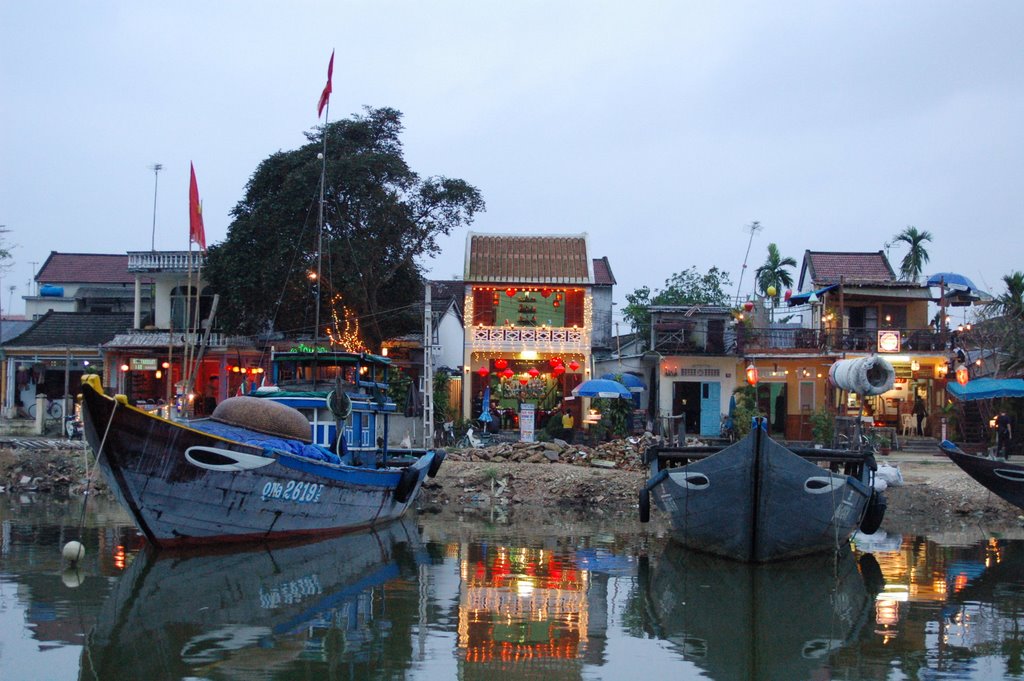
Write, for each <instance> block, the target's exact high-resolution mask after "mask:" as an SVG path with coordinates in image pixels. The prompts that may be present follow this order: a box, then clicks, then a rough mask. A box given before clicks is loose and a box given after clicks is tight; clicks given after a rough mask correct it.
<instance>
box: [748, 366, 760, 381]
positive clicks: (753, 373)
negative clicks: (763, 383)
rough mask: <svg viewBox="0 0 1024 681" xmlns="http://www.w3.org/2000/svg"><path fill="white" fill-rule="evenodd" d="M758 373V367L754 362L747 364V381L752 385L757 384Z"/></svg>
mask: <svg viewBox="0 0 1024 681" xmlns="http://www.w3.org/2000/svg"><path fill="white" fill-rule="evenodd" d="M757 379H758V373H757V367H756V366H754V365H753V364H749V365H747V383H749V384H750V385H757Z"/></svg>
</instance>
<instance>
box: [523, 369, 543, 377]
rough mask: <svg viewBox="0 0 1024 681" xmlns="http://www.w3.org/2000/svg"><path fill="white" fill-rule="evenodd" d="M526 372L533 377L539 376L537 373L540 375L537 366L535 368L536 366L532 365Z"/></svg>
mask: <svg viewBox="0 0 1024 681" xmlns="http://www.w3.org/2000/svg"><path fill="white" fill-rule="evenodd" d="M526 373H528V374H530V376H532V377H533V378H537V376H539V375H540V372H539V371H537V368H536V367H533V368H531V369H530V370H529V371H527V372H526Z"/></svg>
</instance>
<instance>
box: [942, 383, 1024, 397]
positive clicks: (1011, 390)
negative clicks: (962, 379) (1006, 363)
mask: <svg viewBox="0 0 1024 681" xmlns="http://www.w3.org/2000/svg"><path fill="white" fill-rule="evenodd" d="M946 392H948V393H949V394H950V395H952V396H953V397H955V398H956V399H958V400H962V401H970V400H989V399H992V398H994V397H1024V378H976V379H974V380H973V381H969V382H968V383H967V385H960V384H959V383H953V382H950V383H947V384H946Z"/></svg>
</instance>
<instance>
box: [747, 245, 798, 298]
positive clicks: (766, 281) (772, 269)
mask: <svg viewBox="0 0 1024 681" xmlns="http://www.w3.org/2000/svg"><path fill="white" fill-rule="evenodd" d="M790 267H796V260H794V259H793V258H790V257H788V256H787V257H785V258H783V257H782V254H780V253H779V247H778V246H777V245H775V244H773V243H772V244H768V257H767V258H766V259H765V261H764V264H763V265H761V266H760V267H758V268H757V269H756V270H755V271H754V278H755V281H756V282H757V289H758V290H759V291H761V293H763V294H765V295H768V287H769V286H774V287H775V296H774V297H775V298H776V299H777V298H778V296H779V292H780V291H781V290H782V289H783V288H788V287H790V286H792V285H793V275H792V274H790V273H789V269H788V268H790Z"/></svg>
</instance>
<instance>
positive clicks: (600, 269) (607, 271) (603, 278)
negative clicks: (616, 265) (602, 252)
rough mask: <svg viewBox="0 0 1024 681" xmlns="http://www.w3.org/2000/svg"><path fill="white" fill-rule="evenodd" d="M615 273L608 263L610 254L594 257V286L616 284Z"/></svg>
mask: <svg viewBox="0 0 1024 681" xmlns="http://www.w3.org/2000/svg"><path fill="white" fill-rule="evenodd" d="M615 284H616V281H615V275H614V274H612V266H611V265H610V264H609V263H608V256H605V257H603V258H594V286H615Z"/></svg>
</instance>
